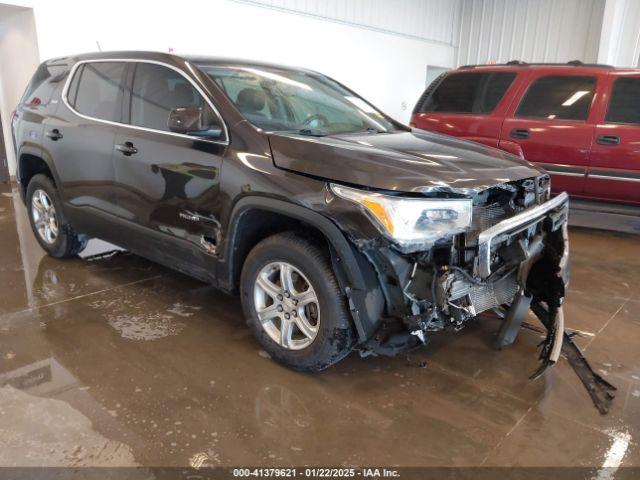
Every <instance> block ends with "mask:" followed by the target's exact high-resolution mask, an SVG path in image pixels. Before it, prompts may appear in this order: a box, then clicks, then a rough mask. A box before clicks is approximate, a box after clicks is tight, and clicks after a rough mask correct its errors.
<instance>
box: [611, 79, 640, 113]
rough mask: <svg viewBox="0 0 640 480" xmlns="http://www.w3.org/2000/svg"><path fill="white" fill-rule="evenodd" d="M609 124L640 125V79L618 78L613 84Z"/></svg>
mask: <svg viewBox="0 0 640 480" xmlns="http://www.w3.org/2000/svg"><path fill="white" fill-rule="evenodd" d="M605 121H606V122H607V123H628V124H635V125H640V78H638V77H626V78H625V77H623V78H618V79H617V80H616V81H615V83H614V84H613V89H612V91H611V101H610V102H609V110H608V112H607V118H606V119H605Z"/></svg>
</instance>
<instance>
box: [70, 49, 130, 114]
mask: <svg viewBox="0 0 640 480" xmlns="http://www.w3.org/2000/svg"><path fill="white" fill-rule="evenodd" d="M124 70H125V64H124V63H123V62H96V63H85V64H82V65H81V66H80V67H79V68H78V69H77V70H76V73H75V75H74V76H73V80H72V81H71V84H70V85H69V90H68V91H67V102H69V105H71V106H72V107H73V108H74V109H75V110H76V111H77V112H79V113H82V114H84V115H87V116H89V117H92V118H97V119H100V120H109V121H114V122H119V121H120V116H121V108H122V105H121V104H122V95H123V91H124V89H123V76H124Z"/></svg>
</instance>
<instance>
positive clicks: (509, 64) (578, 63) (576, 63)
mask: <svg viewBox="0 0 640 480" xmlns="http://www.w3.org/2000/svg"><path fill="white" fill-rule="evenodd" d="M545 66H546V67H566V66H571V67H590V68H615V67H614V66H613V65H605V64H603V63H584V62H582V61H581V60H570V61H568V62H567V63H527V62H523V61H522V60H509V61H508V62H506V63H493V64H477V65H463V66H461V67H458V68H476V67H545Z"/></svg>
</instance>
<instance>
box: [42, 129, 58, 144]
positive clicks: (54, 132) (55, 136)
mask: <svg viewBox="0 0 640 480" xmlns="http://www.w3.org/2000/svg"><path fill="white" fill-rule="evenodd" d="M45 136H47V137H49V138H50V139H51V140H53V141H54V142H57V141H58V140H60V139H61V138H62V134H61V133H60V130H58V129H57V128H54V129H53V130H49V131H48V132H46V133H45Z"/></svg>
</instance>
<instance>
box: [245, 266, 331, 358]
mask: <svg viewBox="0 0 640 480" xmlns="http://www.w3.org/2000/svg"><path fill="white" fill-rule="evenodd" d="M253 299H254V305H255V309H256V312H257V314H258V319H259V320H260V324H261V325H262V328H263V329H264V330H265V332H266V333H267V334H268V335H269V337H271V339H272V340H273V341H274V342H276V343H277V344H278V345H280V346H281V347H283V348H286V349H288V350H301V349H303V348H306V347H308V346H309V345H311V343H312V342H313V340H314V339H315V338H316V335H317V334H318V327H319V325H320V303H319V301H318V296H317V295H316V292H315V290H314V289H313V286H312V285H311V283H310V282H309V280H308V279H307V277H305V275H304V274H303V273H302V272H301V271H300V270H298V269H297V268H296V267H294V266H293V265H291V264H290V263H287V262H284V261H279V262H271V263H269V264H267V265H265V266H264V267H263V268H262V269H261V270H260V271H259V272H258V275H257V277H256V280H255V285H254V294H253Z"/></svg>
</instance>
